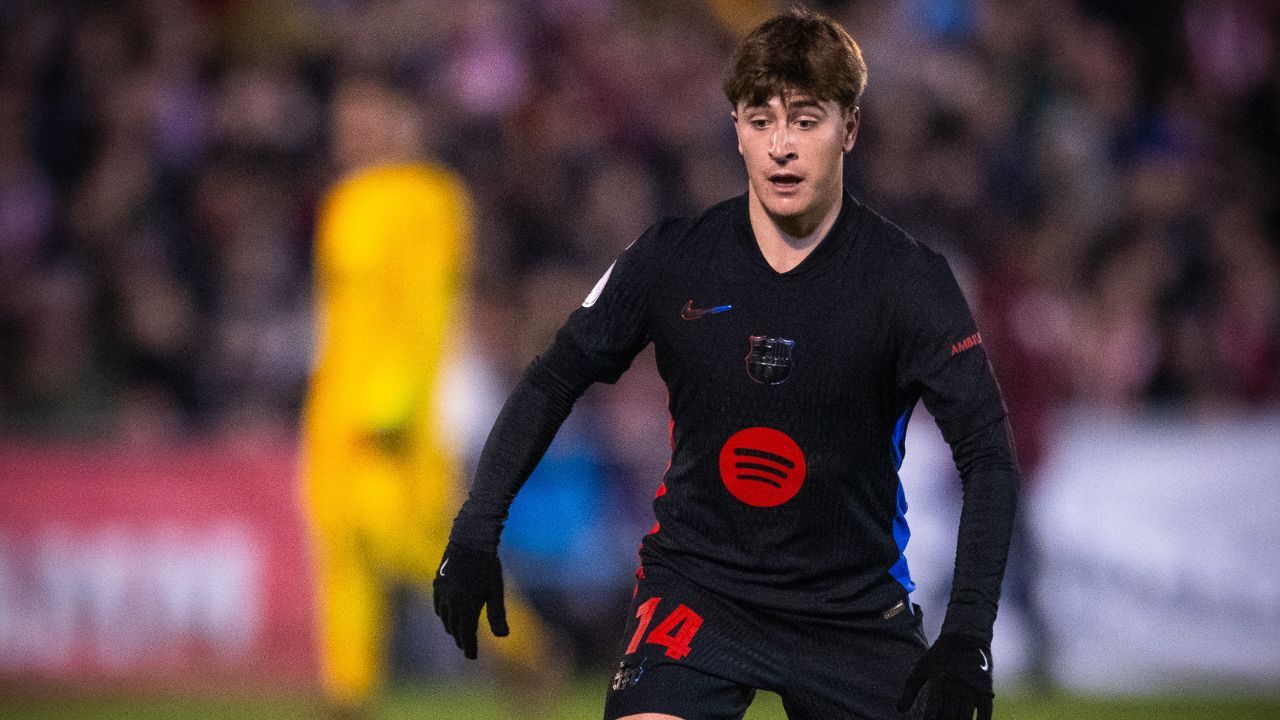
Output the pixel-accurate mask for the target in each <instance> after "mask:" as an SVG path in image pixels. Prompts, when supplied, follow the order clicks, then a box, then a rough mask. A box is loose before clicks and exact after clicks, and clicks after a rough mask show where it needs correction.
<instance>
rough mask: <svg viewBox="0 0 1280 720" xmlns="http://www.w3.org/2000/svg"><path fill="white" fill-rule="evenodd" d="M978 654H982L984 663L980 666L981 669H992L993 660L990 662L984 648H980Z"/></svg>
mask: <svg viewBox="0 0 1280 720" xmlns="http://www.w3.org/2000/svg"><path fill="white" fill-rule="evenodd" d="M978 654H979V655H981V656H982V665H981V666H979V668H980V669H981V670H990V669H991V662H990V661H989V660H987V654H986V653H984V652H982V650H981V649H979V650H978Z"/></svg>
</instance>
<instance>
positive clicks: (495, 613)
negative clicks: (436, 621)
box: [433, 223, 669, 658]
mask: <svg viewBox="0 0 1280 720" xmlns="http://www.w3.org/2000/svg"><path fill="white" fill-rule="evenodd" d="M664 227H669V224H667V223H662V224H659V225H655V226H654V227H653V228H650V229H649V231H648V232H646V233H645V234H644V235H643V236H641V237H640V239H639V240H637V241H636V242H635V243H633V244H632V245H631V246H630V247H629V248H628V249H627V250H626V251H624V252H623V254H622V255H621V256H620V257H619V258H618V260H617V262H615V263H614V264H613V265H611V266H610V267H609V269H608V270H607V271H606V272H605V274H604V275H603V276H602V277H601V278H600V281H599V282H598V283H596V286H595V288H594V289H593V290H592V291H591V294H590V295H589V296H588V297H587V299H586V301H585V302H583V304H582V307H580V308H578V309H577V310H575V311H574V312H573V314H572V315H570V316H569V320H568V322H566V323H565V326H564V327H563V328H561V329H560V332H559V333H557V335H556V340H555V342H554V343H553V344H552V346H551V348H550V349H549V350H548V351H547V352H546V353H545V354H543V355H542V356H541V357H539V358H538V359H537V360H535V361H534V362H533V363H532V364H531V365H530V366H529V368H528V369H527V370H526V371H525V374H524V377H523V378H522V379H521V381H520V383H519V385H518V386H517V387H516V389H515V391H514V392H512V394H511V397H510V398H508V399H507V402H506V404H505V405H504V406H503V408H502V412H501V413H499V415H498V419H497V421H496V422H495V423H494V426H493V429H492V430H491V431H490V432H489V438H488V440H486V441H485V445H484V449H483V450H482V451H481V454H480V463H479V466H478V467H477V470H476V477H475V480H474V482H473V483H472V487H471V492H470V494H469V496H468V497H467V500H466V502H465V503H464V504H463V506H462V510H461V511H460V512H459V513H458V516H457V518H455V519H454V523H453V530H452V532H451V533H450V535H449V544H448V545H447V546H446V548H445V554H444V557H443V558H441V561H440V567H439V569H438V570H437V571H436V579H435V583H434V586H433V589H434V593H433V595H434V601H435V609H436V614H437V615H439V616H440V619H441V621H443V622H444V626H445V629H446V630H447V631H448V632H449V634H450V635H452V636H453V638H454V641H455V642H456V643H457V645H458V647H460V648H462V650H463V652H464V654H465V655H466V656H467V657H468V658H475V657H476V630H477V627H478V625H479V615H480V610H481V609H482V608H484V607H485V606H488V616H489V626H490V629H491V630H492V631H493V633H494V635H497V636H502V635H506V634H507V632H508V628H507V623H506V618H505V612H504V609H503V604H502V596H503V590H502V567H501V564H500V563H499V561H498V540H499V538H500V536H501V534H502V526H503V523H504V522H506V519H507V514H508V512H509V510H510V508H511V503H512V502H513V501H514V500H515V496H516V493H517V492H519V490H520V488H521V486H523V485H524V482H525V480H526V479H527V478H528V477H529V475H530V473H532V472H533V469H534V467H536V466H537V464H538V461H539V460H541V459H542V456H543V454H544V453H545V452H546V451H547V447H548V446H549V445H550V444H551V440H552V439H553V438H554V437H555V434H556V431H557V430H559V428H560V425H561V424H562V423H563V422H564V420H565V418H567V417H568V416H569V412H570V411H571V410H572V409H573V404H574V402H576V401H577V399H578V398H579V397H581V395H582V393H583V392H584V391H585V390H586V389H587V388H588V387H589V386H590V385H591V384H592V383H594V382H605V383H612V382H615V381H616V380H617V379H618V377H620V376H621V375H622V373H623V372H625V371H626V370H627V368H628V367H630V365H631V361H632V360H633V359H634V358H635V356H636V354H637V353H639V352H640V350H641V349H643V348H644V346H645V345H647V344H648V342H649V336H648V327H649V324H648V298H649V290H650V288H651V287H652V285H653V282H654V278H655V261H654V258H655V257H656V253H655V252H654V246H655V244H656V242H657V238H658V236H659V235H660V234H661V232H662V231H663V228H664Z"/></svg>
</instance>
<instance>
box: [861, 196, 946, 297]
mask: <svg viewBox="0 0 1280 720" xmlns="http://www.w3.org/2000/svg"><path fill="white" fill-rule="evenodd" d="M854 204H855V205H854V212H856V213H857V214H858V217H859V221H858V222H857V223H853V225H855V226H856V227H858V228H860V230H859V234H860V236H861V237H860V242H861V243H862V245H863V246H864V247H865V248H866V253H865V254H864V255H865V256H869V257H871V258H875V259H876V260H878V261H879V262H881V263H883V270H884V271H885V272H888V273H890V274H891V275H892V276H894V277H897V278H902V277H904V276H918V275H919V274H921V273H931V272H933V271H934V270H935V269H936V268H937V267H938V266H939V265H942V266H944V267H945V266H946V259H945V257H944V256H943V254H942V253H940V252H938V251H937V250H935V249H934V248H932V247H930V246H929V245H928V244H927V243H925V242H923V241H921V240H919V239H917V238H916V237H915V236H913V235H912V234H911V233H909V232H907V231H906V230H904V229H903V228H902V227H901V226H899V225H898V224H896V223H894V222H893V221H892V220H889V219H888V218H886V217H885V216H884V215H881V214H880V213H879V212H877V211H875V210H873V209H872V208H870V207H867V206H866V205H864V204H862V203H861V202H858V201H857V200H854Z"/></svg>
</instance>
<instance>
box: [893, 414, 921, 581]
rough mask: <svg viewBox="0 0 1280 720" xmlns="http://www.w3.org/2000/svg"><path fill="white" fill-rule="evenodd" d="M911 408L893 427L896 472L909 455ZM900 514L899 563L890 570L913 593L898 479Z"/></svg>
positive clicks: (903, 497) (896, 525)
mask: <svg viewBox="0 0 1280 720" xmlns="http://www.w3.org/2000/svg"><path fill="white" fill-rule="evenodd" d="M914 409H915V407H914V406H912V407H909V408H907V409H906V412H904V413H902V416H901V417H899V418H898V422H897V423H895V424H894V426H893V446H892V449H893V463H894V466H893V467H894V470H901V469H902V459H903V458H904V457H905V456H906V454H907V423H909V422H911V411H912V410H914ZM897 504H898V512H897V514H896V515H894V517H893V541H894V542H895V543H897V545H898V561H897V562H896V563H894V564H893V567H891V568H889V574H890V575H892V576H893V579H894V580H897V581H898V583H899V584H901V585H902V587H904V588H906V590H907V592H913V591H914V590H915V589H916V584H915V583H914V582H912V581H911V571H910V570H908V569H907V555H906V551H907V542H908V541H909V540H911V528H910V527H908V526H907V493H906V491H905V490H903V488H902V479H901V478H899V479H898V502H897Z"/></svg>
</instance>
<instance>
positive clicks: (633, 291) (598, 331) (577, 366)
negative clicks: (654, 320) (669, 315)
mask: <svg viewBox="0 0 1280 720" xmlns="http://www.w3.org/2000/svg"><path fill="white" fill-rule="evenodd" d="M678 222H679V221H677V220H667V221H663V222H661V223H658V224H656V225H654V226H653V227H650V228H649V229H648V230H646V231H645V233H644V234H643V235H641V236H640V238H639V239H637V240H636V241H635V242H633V243H632V244H631V245H630V246H628V247H627V249H626V250H624V251H623V252H622V254H621V255H620V256H619V257H618V259H617V260H615V261H614V263H613V264H612V265H610V266H609V268H608V269H607V270H605V272H604V274H603V275H601V276H600V279H599V280H598V281H597V282H596V284H595V287H593V288H592V289H591V292H590V294H588V295H587V297H586V299H585V300H583V302H582V306H581V307H579V308H578V309H576V310H575V311H574V312H573V313H572V314H570V315H569V319H568V321H566V322H565V324H564V326H563V327H562V328H561V329H560V331H559V333H557V334H556V341H555V343H554V345H552V347H551V350H550V351H549V352H548V361H549V362H551V363H552V365H553V366H554V367H556V368H558V369H560V370H561V372H562V373H565V374H569V375H576V376H581V377H584V378H587V379H589V380H590V381H592V382H603V383H614V382H617V380H618V378H619V377H621V376H622V373H624V372H626V371H627V368H629V367H631V361H632V360H634V359H635V356H636V355H637V354H638V353H639V352H640V351H641V350H643V349H644V347H645V346H646V345H648V344H649V340H650V333H649V322H650V311H649V297H650V295H651V290H652V288H653V286H654V284H655V283H656V282H657V279H658V272H659V267H658V257H659V256H660V254H661V246H662V244H663V242H664V240H663V238H665V237H667V236H668V235H669V234H670V233H671V232H673V231H674V230H676V227H677V223H678Z"/></svg>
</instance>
